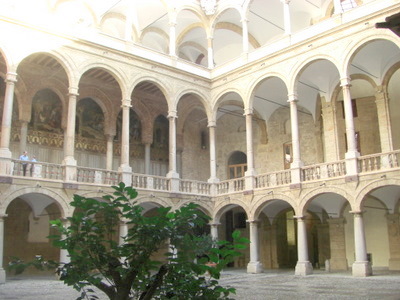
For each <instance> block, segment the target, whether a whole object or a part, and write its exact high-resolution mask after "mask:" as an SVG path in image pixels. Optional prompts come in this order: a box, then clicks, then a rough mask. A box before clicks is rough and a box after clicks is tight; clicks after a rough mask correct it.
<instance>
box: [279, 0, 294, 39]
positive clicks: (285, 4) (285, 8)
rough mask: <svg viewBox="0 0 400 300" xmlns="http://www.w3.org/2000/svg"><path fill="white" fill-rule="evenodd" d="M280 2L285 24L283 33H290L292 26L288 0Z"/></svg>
mask: <svg viewBox="0 0 400 300" xmlns="http://www.w3.org/2000/svg"><path fill="white" fill-rule="evenodd" d="M281 2H282V4H283V21H284V24H285V34H291V33H292V28H291V27H292V26H291V22H290V9H289V3H290V0H281Z"/></svg>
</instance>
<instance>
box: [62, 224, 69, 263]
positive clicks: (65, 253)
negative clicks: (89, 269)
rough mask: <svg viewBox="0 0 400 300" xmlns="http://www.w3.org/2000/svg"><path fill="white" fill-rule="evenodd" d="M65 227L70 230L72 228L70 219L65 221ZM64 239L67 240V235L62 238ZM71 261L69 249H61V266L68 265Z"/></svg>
mask: <svg viewBox="0 0 400 300" xmlns="http://www.w3.org/2000/svg"><path fill="white" fill-rule="evenodd" d="M62 222H63V227H64V228H68V227H69V226H71V222H70V221H69V220H68V219H63V220H62ZM62 238H65V235H63V236H62ZM70 261H71V259H70V257H69V253H68V250H67V249H60V263H61V264H67V263H69V262H70Z"/></svg>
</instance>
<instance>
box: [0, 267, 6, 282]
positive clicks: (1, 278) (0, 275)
mask: <svg viewBox="0 0 400 300" xmlns="http://www.w3.org/2000/svg"><path fill="white" fill-rule="evenodd" d="M2 283H6V271H5V270H4V269H3V268H0V284H2Z"/></svg>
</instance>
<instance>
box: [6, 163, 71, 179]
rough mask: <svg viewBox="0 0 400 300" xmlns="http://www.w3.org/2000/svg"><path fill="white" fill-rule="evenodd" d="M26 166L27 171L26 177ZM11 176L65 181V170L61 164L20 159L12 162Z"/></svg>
mask: <svg viewBox="0 0 400 300" xmlns="http://www.w3.org/2000/svg"><path fill="white" fill-rule="evenodd" d="M24 166H26V171H25V175H24ZM10 175H12V176H26V177H32V178H38V179H39V178H40V179H48V180H63V179H64V168H63V166H62V165H59V164H51V163H45V162H38V161H37V162H30V161H28V162H27V161H22V160H18V159H12V160H11V167H10Z"/></svg>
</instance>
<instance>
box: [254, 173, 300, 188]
mask: <svg viewBox="0 0 400 300" xmlns="http://www.w3.org/2000/svg"><path fill="white" fill-rule="evenodd" d="M255 182H256V183H255V188H256V189H262V188H267V187H272V186H279V185H286V184H290V183H291V182H292V179H291V174H290V170H284V171H278V172H269V173H265V174H260V175H257V176H256V177H255Z"/></svg>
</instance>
